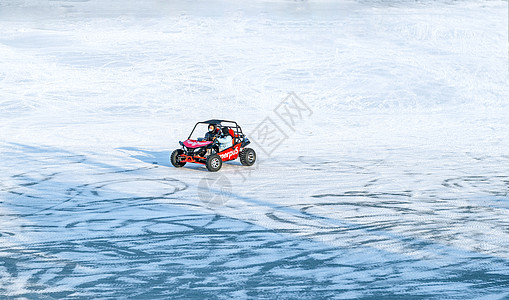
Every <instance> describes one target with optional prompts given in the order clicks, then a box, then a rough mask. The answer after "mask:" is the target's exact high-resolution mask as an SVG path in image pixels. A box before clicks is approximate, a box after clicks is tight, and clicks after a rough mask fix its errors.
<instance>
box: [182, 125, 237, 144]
mask: <svg viewBox="0 0 509 300" xmlns="http://www.w3.org/2000/svg"><path fill="white" fill-rule="evenodd" d="M223 123H226V124H223ZM228 123H229V124H228ZM198 124H208V125H215V126H217V127H219V129H220V130H222V128H224V127H227V128H229V129H232V130H233V133H234V139H235V144H237V143H239V142H240V141H241V139H242V138H243V137H244V133H242V128H240V126H239V124H237V122H235V121H227V120H208V121H203V122H198V123H196V124H195V125H194V127H193V130H191V133H190V134H189V137H188V138H187V139H188V140H189V139H191V136H192V135H193V133H194V130H195V129H196V126H198Z"/></svg>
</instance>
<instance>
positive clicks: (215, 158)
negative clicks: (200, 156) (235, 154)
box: [205, 154, 223, 172]
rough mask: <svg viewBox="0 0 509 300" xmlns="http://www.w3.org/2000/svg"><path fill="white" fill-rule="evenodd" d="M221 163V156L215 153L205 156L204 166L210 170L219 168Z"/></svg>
mask: <svg viewBox="0 0 509 300" xmlns="http://www.w3.org/2000/svg"><path fill="white" fill-rule="evenodd" d="M222 165H223V161H222V160H221V157H220V156H219V155H217V154H212V155H209V157H207V161H206V163H205V166H207V170H209V171H210V172H217V171H219V169H221V166H222Z"/></svg>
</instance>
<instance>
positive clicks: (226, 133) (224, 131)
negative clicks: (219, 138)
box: [223, 127, 230, 135]
mask: <svg viewBox="0 0 509 300" xmlns="http://www.w3.org/2000/svg"><path fill="white" fill-rule="evenodd" d="M223 134H224V135H230V132H229V131H228V127H223Z"/></svg>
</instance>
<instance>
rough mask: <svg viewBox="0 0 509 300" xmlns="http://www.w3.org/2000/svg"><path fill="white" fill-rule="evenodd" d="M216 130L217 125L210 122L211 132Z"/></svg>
mask: <svg viewBox="0 0 509 300" xmlns="http://www.w3.org/2000/svg"><path fill="white" fill-rule="evenodd" d="M215 130H216V125H214V124H210V125H209V132H214V131H215Z"/></svg>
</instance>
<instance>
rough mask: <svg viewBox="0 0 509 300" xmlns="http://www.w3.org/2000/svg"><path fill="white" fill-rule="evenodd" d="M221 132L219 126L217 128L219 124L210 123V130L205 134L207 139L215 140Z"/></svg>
mask: <svg viewBox="0 0 509 300" xmlns="http://www.w3.org/2000/svg"><path fill="white" fill-rule="evenodd" d="M219 134H220V130H219V128H217V126H216V125H214V124H210V125H209V131H208V132H207V133H206V134H205V140H206V141H213V140H215V139H216V138H217V137H218V136H219Z"/></svg>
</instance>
